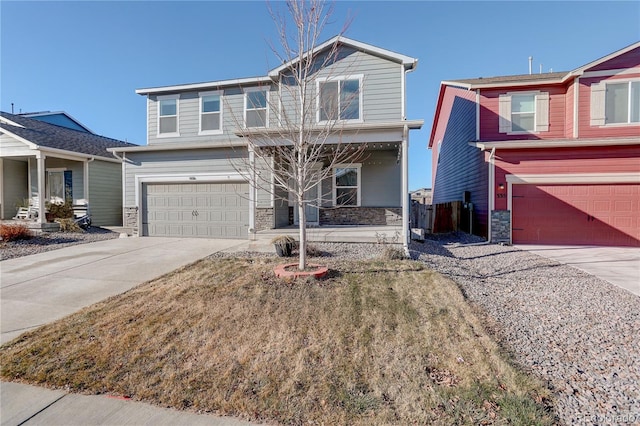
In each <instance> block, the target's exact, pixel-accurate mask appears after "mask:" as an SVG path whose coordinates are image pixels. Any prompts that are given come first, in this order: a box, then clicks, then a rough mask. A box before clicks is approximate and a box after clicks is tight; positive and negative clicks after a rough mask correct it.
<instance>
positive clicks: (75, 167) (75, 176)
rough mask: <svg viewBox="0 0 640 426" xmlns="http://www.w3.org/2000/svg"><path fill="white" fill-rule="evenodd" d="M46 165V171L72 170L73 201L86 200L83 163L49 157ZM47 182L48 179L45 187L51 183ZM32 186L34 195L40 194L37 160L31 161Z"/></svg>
mask: <svg viewBox="0 0 640 426" xmlns="http://www.w3.org/2000/svg"><path fill="white" fill-rule="evenodd" d="M44 164H45V169H67V170H71V190H72V192H73V199H74V200H77V199H78V198H85V197H84V163H83V162H80V161H71V160H65V159H62V158H53V157H47V158H46V159H45V162H44ZM46 180H47V178H46V177H45V186H48V185H49V183H48V182H46ZM31 186H32V191H33V192H34V193H36V192H38V168H37V164H36V161H35V160H31ZM45 195H46V192H45Z"/></svg>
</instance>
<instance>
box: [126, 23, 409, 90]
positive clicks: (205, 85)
mask: <svg viewBox="0 0 640 426" xmlns="http://www.w3.org/2000/svg"><path fill="white" fill-rule="evenodd" d="M334 43H339V44H341V45H345V46H350V47H352V48H354V49H357V50H361V51H363V52H366V53H370V54H372V55H376V56H379V57H381V58H385V59H388V60H390V61H393V62H397V63H399V64H402V65H403V66H404V68H405V70H413V69H415V68H416V67H417V66H418V60H417V59H416V58H411V57H409V56H405V55H401V54H400V53H396V52H392V51H391V50H387V49H382V48H380V47H377V46H373V45H371V44H367V43H362V42H360V41H357V40H353V39H350V38H347V37H344V36H334V37H333V38H331V39H329V40H327V41H325V42H324V43H321V44H319V45H318V46H316V47H315V48H314V49H313V50H312V51H311V52H307V53H306V54H305V56H308V55H309V54H311V55H315V54H317V53H319V52H322V51H323V50H325V49H328V48H330V47H331V46H332V45H333V44H334ZM297 60H298V59H293V60H291V61H289V62H286V63H284V64H282V65H280V66H278V67H276V68H274V69H272V70H271V71H269V73H268V75H266V76H259V77H248V78H236V79H231V80H218V81H208V82H202V83H188V84H177V85H172V86H159V87H148V88H144V89H136V93H137V94H138V95H150V94H162V93H171V92H177V91H184V90H199V89H217V88H223V87H231V86H235V87H237V86H243V85H251V84H254V85H255V84H261V83H270V82H272V81H275V80H277V77H278V76H279V75H280V73H281V72H282V71H283V70H285V69H287V68H289V67H290V66H291V64H293V63H295V62H296V61H297Z"/></svg>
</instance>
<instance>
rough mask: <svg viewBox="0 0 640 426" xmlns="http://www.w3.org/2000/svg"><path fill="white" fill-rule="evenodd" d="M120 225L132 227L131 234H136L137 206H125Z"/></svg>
mask: <svg viewBox="0 0 640 426" xmlns="http://www.w3.org/2000/svg"><path fill="white" fill-rule="evenodd" d="M122 226H124V227H125V228H131V229H133V235H139V234H138V208H137V207H125V208H124V213H123V216H122Z"/></svg>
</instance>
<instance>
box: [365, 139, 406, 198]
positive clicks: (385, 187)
mask: <svg viewBox="0 0 640 426" xmlns="http://www.w3.org/2000/svg"><path fill="white" fill-rule="evenodd" d="M397 159H398V151H397V150H390V151H370V152H368V153H366V154H365V159H364V160H363V161H362V177H361V184H362V195H361V204H360V205H362V206H364V207H400V206H401V204H402V197H401V194H402V168H401V166H400V164H398V162H397Z"/></svg>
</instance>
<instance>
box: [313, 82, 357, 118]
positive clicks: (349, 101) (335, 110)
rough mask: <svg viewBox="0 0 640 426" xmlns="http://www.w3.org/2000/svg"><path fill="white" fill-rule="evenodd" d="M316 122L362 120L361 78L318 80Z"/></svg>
mask: <svg viewBox="0 0 640 426" xmlns="http://www.w3.org/2000/svg"><path fill="white" fill-rule="evenodd" d="M317 89H318V96H317V99H318V112H317V121H318V122H323V121H330V120H361V119H362V76H355V77H335V78H330V79H324V80H319V81H318V83H317Z"/></svg>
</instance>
